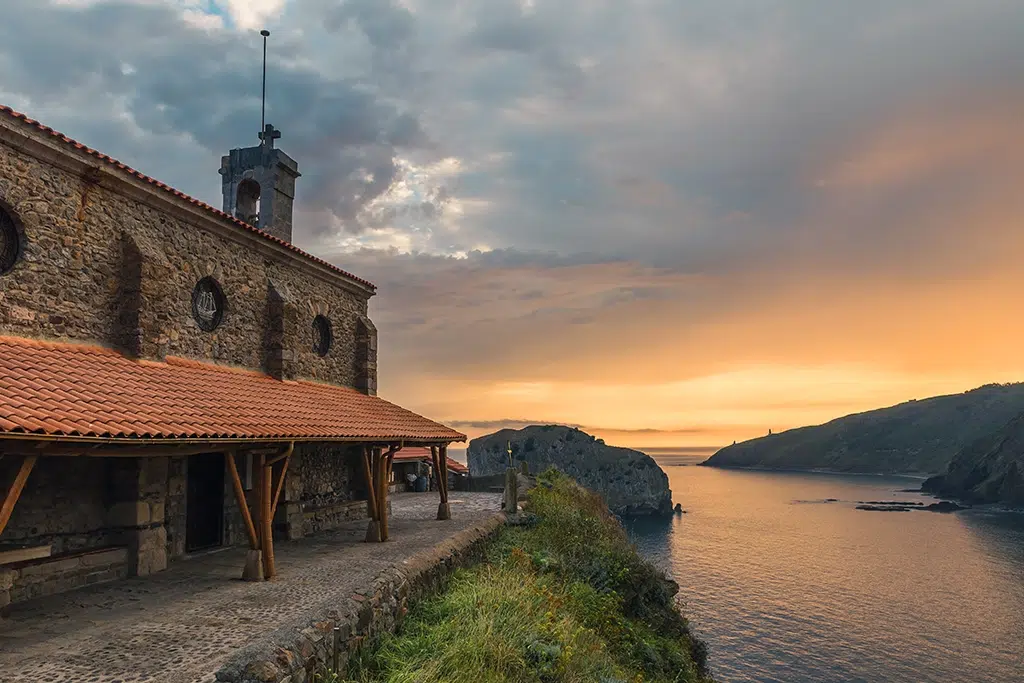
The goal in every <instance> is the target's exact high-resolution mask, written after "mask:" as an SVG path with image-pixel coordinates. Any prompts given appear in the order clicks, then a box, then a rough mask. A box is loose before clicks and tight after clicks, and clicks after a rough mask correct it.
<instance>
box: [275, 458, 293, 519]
mask: <svg viewBox="0 0 1024 683" xmlns="http://www.w3.org/2000/svg"><path fill="white" fill-rule="evenodd" d="M283 457H284V464H282V465H281V473H280V474H278V475H277V486H276V487H275V488H276V490H275V491H274V502H273V504H272V505H271V506H270V508H271V509H270V515H271V516H272V517H273V516H275V515H277V504H278V503H280V502H281V492H282V491H283V490H284V478H285V476H286V475H287V474H288V464H289V463H290V462H291V461H292V454H291V451H289V452H288V453H287V454H286V455H284V456H283Z"/></svg>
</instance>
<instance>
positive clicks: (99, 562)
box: [0, 547, 128, 608]
mask: <svg viewBox="0 0 1024 683" xmlns="http://www.w3.org/2000/svg"><path fill="white" fill-rule="evenodd" d="M127 565H128V549H127V548H122V547H115V548H99V549H96V550H85V551H81V552H75V553H63V554H60V555H53V556H51V557H45V558H40V559H31V560H24V561H22V562H13V563H11V564H6V565H4V566H2V567H0V608H4V607H6V606H7V605H9V604H12V603H16V602H23V601H25V600H31V599H32V598H38V597H42V596H44V595H53V594H54V593H63V592H65V591H69V590H73V589H75V588H81V587H82V586H89V585H92V584H96V583H103V582H106V581H114V580H116V579H123V578H125V577H126V576H127V575H128V566H127Z"/></svg>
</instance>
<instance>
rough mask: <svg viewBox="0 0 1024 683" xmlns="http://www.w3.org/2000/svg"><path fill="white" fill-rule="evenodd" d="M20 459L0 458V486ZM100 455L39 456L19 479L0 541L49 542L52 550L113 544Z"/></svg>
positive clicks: (105, 469) (10, 478)
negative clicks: (22, 484)
mask: <svg viewBox="0 0 1024 683" xmlns="http://www.w3.org/2000/svg"><path fill="white" fill-rule="evenodd" d="M20 465H21V458H14V457H5V458H0V486H7V485H8V484H9V483H10V482H11V481H13V479H14V475H15V473H16V472H17V471H18V467H19V466H20ZM109 465H110V462H109V461H108V460H106V459H103V458H39V460H37V461H36V465H35V467H34V468H33V469H32V473H31V474H30V475H29V478H28V480H27V481H26V482H25V490H24V491H22V494H21V497H20V498H19V500H18V504H17V505H15V506H14V512H13V514H12V515H11V521H10V522H9V523H8V525H7V528H6V529H5V530H4V532H3V534H0V543H3V544H11V545H22V544H24V545H50V546H52V553H53V554H55V555H58V554H61V553H69V552H77V551H81V550H90V549H93V548H100V547H103V546H110V545H115V544H116V543H117V542H118V540H119V533H120V532H119V530H118V529H116V528H114V527H112V526H111V525H110V524H109V523H108V519H107V510H108V507H109V498H110V495H109V494H110V492H109V486H108V469H109Z"/></svg>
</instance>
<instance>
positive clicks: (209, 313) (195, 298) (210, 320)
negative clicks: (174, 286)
mask: <svg viewBox="0 0 1024 683" xmlns="http://www.w3.org/2000/svg"><path fill="white" fill-rule="evenodd" d="M224 307H225V300H224V292H223V291H222V290H221V288H220V285H219V284H217V281H216V280H214V279H213V278H212V277H209V276H207V277H204V278H203V279H202V280H200V281H199V282H197V283H196V286H195V289H193V290H192V317H193V318H195V320H196V323H198V324H199V328H200V329H202V330H204V331H206V332H213V331H214V330H215V329H217V326H218V325H220V321H221V320H222V319H223V318H224Z"/></svg>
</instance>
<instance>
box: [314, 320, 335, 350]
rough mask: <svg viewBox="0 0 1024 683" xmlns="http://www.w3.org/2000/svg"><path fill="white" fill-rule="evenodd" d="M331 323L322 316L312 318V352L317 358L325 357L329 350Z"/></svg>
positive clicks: (331, 337)
mask: <svg viewBox="0 0 1024 683" xmlns="http://www.w3.org/2000/svg"><path fill="white" fill-rule="evenodd" d="M332 341H334V339H333V336H332V335H331V321H330V320H328V319H327V318H326V317H324V316H322V315H318V316H317V317H315V318H313V350H314V351H316V353H317V355H318V356H321V357H322V356H326V355H327V353H328V352H329V351H330V350H331V342H332Z"/></svg>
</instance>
